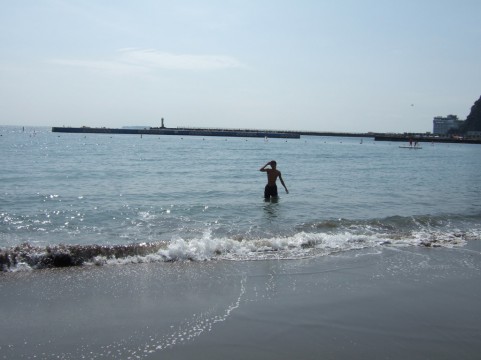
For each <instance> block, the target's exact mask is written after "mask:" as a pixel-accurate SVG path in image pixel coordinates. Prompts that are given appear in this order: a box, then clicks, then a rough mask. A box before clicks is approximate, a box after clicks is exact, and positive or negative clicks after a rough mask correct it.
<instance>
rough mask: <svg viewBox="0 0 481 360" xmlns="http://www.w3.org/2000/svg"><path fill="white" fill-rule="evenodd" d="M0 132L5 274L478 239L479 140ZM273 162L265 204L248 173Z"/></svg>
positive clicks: (0, 248)
mask: <svg viewBox="0 0 481 360" xmlns="http://www.w3.org/2000/svg"><path fill="white" fill-rule="evenodd" d="M0 135H1V136H0V153H1V156H0V169H1V172H0V255H1V256H0V262H1V264H0V266H1V267H3V269H4V270H18V269H24V268H28V269H30V268H38V267H44V266H57V265H58V266H62V265H65V264H66V265H69V262H71V263H72V264H91V263H97V264H100V263H109V262H116V263H119V262H146V261H172V260H178V259H191V260H205V259H231V260H245V259H255V260H262V259H272V258H287V259H289V258H299V257H310V256H324V255H329V254H332V253H338V252H346V251H350V250H353V249H359V248H373V249H376V248H377V247H380V246H419V245H427V246H462V245H463V244H464V243H465V242H466V241H471V240H479V239H480V235H481V181H480V179H481V146H480V145H452V144H434V145H432V144H429V143H422V144H421V146H422V149H419V150H411V149H402V148H399V145H404V144H399V143H389V142H374V140H373V139H369V138H365V139H363V140H362V143H361V140H360V139H358V138H333V137H301V139H300V140H291V139H289V140H287V141H286V140H285V139H268V141H265V139H260V138H259V139H252V138H249V139H246V138H219V137H205V138H202V137H180V136H154V135H144V136H143V137H140V136H136V135H97V134H86V135H84V134H60V135H59V134H58V133H52V132H51V131H50V128H25V130H24V131H22V128H21V127H0ZM272 159H275V160H277V162H278V168H279V170H281V171H282V175H283V178H284V180H285V182H286V185H287V187H288V189H289V192H290V193H289V194H285V193H284V190H283V188H282V186H280V184H278V186H279V194H280V198H279V199H278V200H277V201H269V202H266V201H264V199H263V189H264V185H265V183H266V175H265V173H261V172H259V168H260V167H261V166H263V165H264V164H265V163H266V162H267V161H269V160H272ZM52 254H53V255H52ZM59 254H60V255H61V259H60V260H55V256H56V255H59ZM62 261H63V262H62ZM65 262H66V263H65Z"/></svg>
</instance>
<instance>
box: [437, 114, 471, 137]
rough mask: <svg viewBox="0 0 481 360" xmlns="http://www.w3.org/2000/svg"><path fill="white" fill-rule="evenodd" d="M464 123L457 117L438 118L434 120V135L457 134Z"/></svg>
mask: <svg viewBox="0 0 481 360" xmlns="http://www.w3.org/2000/svg"><path fill="white" fill-rule="evenodd" d="M463 123H464V121H463V120H459V119H458V117H457V116H456V115H448V116H446V117H442V116H436V117H435V118H434V119H433V134H434V135H447V134H449V133H450V132H453V131H454V132H456V131H457V130H459V129H460V127H461V126H462V125H463Z"/></svg>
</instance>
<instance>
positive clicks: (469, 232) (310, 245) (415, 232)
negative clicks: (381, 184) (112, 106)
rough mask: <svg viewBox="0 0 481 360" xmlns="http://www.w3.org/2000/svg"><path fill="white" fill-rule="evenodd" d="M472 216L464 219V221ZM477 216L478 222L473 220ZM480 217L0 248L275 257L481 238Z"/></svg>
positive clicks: (47, 258) (134, 258) (13, 267)
mask: <svg viewBox="0 0 481 360" xmlns="http://www.w3.org/2000/svg"><path fill="white" fill-rule="evenodd" d="M465 219H466V218H463V221H464V220H465ZM473 220H474V221H473ZM478 220H479V219H477V217H476V219H471V220H470V221H467V223H463V221H455V223H456V224H457V226H454V225H452V223H453V222H452V219H450V220H448V219H447V218H442V217H440V218H432V217H429V216H425V217H416V218H413V217H390V218H386V219H374V220H367V221H353V220H343V219H340V220H329V221H321V222H316V223H311V224H302V225H299V226H298V227H297V228H296V229H295V232H294V233H293V234H291V235H286V236H272V237H263V238H245V237H243V236H242V235H237V236H231V237H218V235H217V236H214V235H212V233H211V232H210V231H209V230H206V231H205V233H204V234H203V236H201V237H198V238H193V239H182V238H178V239H174V240H171V241H159V242H151V243H132V244H129V245H55V246H47V247H37V246H32V245H31V244H29V243H24V244H22V245H18V246H14V247H9V248H4V249H0V269H1V270H3V271H18V270H33V269H43V268H55V267H70V266H82V265H106V264H125V263H146V262H169V261H208V260H269V259H299V258H307V257H314V256H325V255H330V254H334V253H340V252H347V251H352V250H358V249H365V248H378V247H382V246H423V247H453V246H462V245H464V244H465V242H466V241H469V240H479V239H480V238H481V226H480V225H479V221H478Z"/></svg>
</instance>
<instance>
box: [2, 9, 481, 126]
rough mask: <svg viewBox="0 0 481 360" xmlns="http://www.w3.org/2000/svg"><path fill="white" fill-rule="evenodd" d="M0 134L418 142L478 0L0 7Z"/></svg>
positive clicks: (471, 81) (443, 96) (457, 70)
mask: <svg viewBox="0 0 481 360" xmlns="http://www.w3.org/2000/svg"><path fill="white" fill-rule="evenodd" d="M0 9H1V11H0V44H1V46H0V124H2V125H18V126H92V127H123V126H160V122H161V118H164V121H165V126H166V127H207V128H216V127H223V128H255V129H278V130H300V131H335V132H369V131H372V132H429V131H432V120H433V117H435V116H446V115H449V114H454V115H458V117H459V118H460V119H465V118H466V116H467V115H468V114H469V111H470V109H471V106H472V105H473V104H474V102H475V101H476V100H477V99H478V98H479V97H480V96H481V26H480V23H479V14H481V1H479V0H453V1H448V0H403V1H394V0H363V1H360V0H329V1H327V0H312V1H310V0H295V1H294V0H291V1H285V0H205V1H199V0H197V1H194V0H192V1H189V0H176V1H162V0H136V1H127V0H81V1H80V0H75V1H74V0H18V1H14V0H0Z"/></svg>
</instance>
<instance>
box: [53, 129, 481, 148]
mask: <svg viewBox="0 0 481 360" xmlns="http://www.w3.org/2000/svg"><path fill="white" fill-rule="evenodd" d="M52 132H58V133H92V134H134V135H181V136H223V137H256V138H266V137H267V138H280V139H299V138H300V137H301V136H336V137H358V138H359V137H360V138H371V139H374V140H375V141H401V142H409V141H410V140H412V141H417V142H436V143H456V144H481V139H480V138H474V139H473V138H467V139H466V138H459V137H440V136H433V135H427V134H409V133H405V134H389V133H373V132H369V133H341V132H327V131H324V132H321V131H283V130H256V129H221V128H214V129H210V128H166V127H157V128H156V127H146V128H142V129H139V128H121V129H118V128H105V127H101V128H94V127H88V126H83V127H52Z"/></svg>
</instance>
